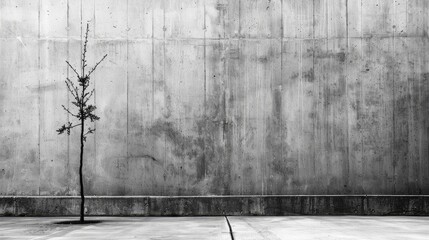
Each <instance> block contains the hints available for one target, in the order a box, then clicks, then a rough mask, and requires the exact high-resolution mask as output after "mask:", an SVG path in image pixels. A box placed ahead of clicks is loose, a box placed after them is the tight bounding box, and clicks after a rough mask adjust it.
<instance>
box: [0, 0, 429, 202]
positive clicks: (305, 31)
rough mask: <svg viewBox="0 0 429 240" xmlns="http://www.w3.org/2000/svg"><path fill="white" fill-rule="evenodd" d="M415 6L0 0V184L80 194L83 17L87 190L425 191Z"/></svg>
mask: <svg viewBox="0 0 429 240" xmlns="http://www.w3.org/2000/svg"><path fill="white" fill-rule="evenodd" d="M428 5H429V4H428V1H425V0H379V1H372V0H371V1H370V0H205V1H203V0H195V1H194V0H193V1H190V0H182V1H176V0H152V1H151V0H147V1H141V0H122V1H119V0H103V1H101V0H84V1H83V0H81V1H79V0H76V1H74V0H40V1H30V0H2V1H0V41H1V43H0V56H1V59H0V61H1V64H0V133H1V134H0V145H1V147H0V194H1V195H41V196H50V195H77V194H78V192H79V185H78V176H77V169H78V151H79V145H78V141H79V138H78V135H77V132H75V133H72V135H71V136H69V137H67V136H63V135H61V136H58V135H57V134H56V132H55V129H57V128H58V127H59V126H60V125H62V124H63V123H64V122H65V121H66V120H67V116H66V114H65V113H64V112H63V110H62V109H61V104H67V102H68V100H70V96H68V95H67V90H66V86H65V84H64V80H65V78H66V77H67V76H69V77H73V74H72V72H71V71H70V70H69V69H67V66H66V64H65V60H69V61H70V62H71V63H72V64H74V65H76V64H78V63H79V59H80V53H81V50H80V49H81V46H82V32H84V30H85V29H84V28H85V25H86V22H88V21H89V23H90V36H89V47H88V48H89V53H88V57H89V64H90V65H91V64H93V63H95V62H96V61H97V60H98V59H99V58H101V56H102V55H104V54H105V53H107V54H108V59H107V61H105V62H104V63H103V64H102V65H101V66H100V68H99V69H98V70H97V71H96V73H95V75H94V76H93V78H92V84H93V86H94V87H95V89H96V94H95V99H94V103H95V104H96V105H97V107H98V109H97V113H98V115H99V116H100V117H101V120H100V121H99V122H97V123H96V126H95V127H96V129H97V132H96V134H95V135H93V136H90V137H89V138H88V141H87V147H86V152H85V178H84V181H85V187H86V189H87V190H86V193H87V194H88V195H164V196H165V195H179V196H184V195H198V196H209V195H243V194H249V195H271V194H429V161H428V159H429V150H428V146H429V141H428V131H429V120H428V119H429V65H428V57H427V53H428V50H429V39H428V30H429V26H428V23H429V19H428V18H429V17H428V13H429V6H428ZM81 22H82V24H81ZM153 159H154V160H153Z"/></svg>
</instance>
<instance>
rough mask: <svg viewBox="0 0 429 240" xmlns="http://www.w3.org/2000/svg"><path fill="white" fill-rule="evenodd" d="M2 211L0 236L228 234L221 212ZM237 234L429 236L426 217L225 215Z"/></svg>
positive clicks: (193, 236) (201, 236)
mask: <svg viewBox="0 0 429 240" xmlns="http://www.w3.org/2000/svg"><path fill="white" fill-rule="evenodd" d="M75 219H77V218H69V217H67V218H54V217H42V218H33V217H0V239H2V240H3V239H4V240H5V239H32V240H36V239H38V240H41V239H57V240H60V239H62V240H66V239H164V240H165V239H231V236H230V233H229V228H228V225H227V223H226V221H225V218H224V217H91V218H88V219H90V220H96V219H97V220H102V221H103V222H102V223H98V224H93V225H58V224H54V223H55V222H57V221H64V220H75ZM229 221H230V223H231V227H232V229H233V234H234V238H235V239H236V240H241V239H252V240H253V239H254V240H258V239H269V240H276V239H288V240H289V239H377V240H380V239H389V240H391V239H401V240H403V239H428V236H429V217H359V216H344V217H331V216H329V217H323V216H296V217H295V216H294V217H229Z"/></svg>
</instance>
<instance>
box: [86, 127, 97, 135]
mask: <svg viewBox="0 0 429 240" xmlns="http://www.w3.org/2000/svg"><path fill="white" fill-rule="evenodd" d="M94 132H95V128H88V132H86V133H85V134H84V136H86V135H88V134H91V133H94Z"/></svg>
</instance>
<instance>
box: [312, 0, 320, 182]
mask: <svg viewBox="0 0 429 240" xmlns="http://www.w3.org/2000/svg"><path fill="white" fill-rule="evenodd" d="M312 2H313V9H312V15H313V18H312V35H313V36H312V55H313V56H312V72H313V82H314V78H315V76H316V75H315V74H314V73H315V71H314V68H315V65H316V64H315V52H316V51H315V38H316V29H315V28H316V19H315V12H314V5H315V4H314V0H313V1H312ZM317 82H318V83H319V81H317ZM315 86H316V84H313V93H315V92H316V89H315ZM318 87H319V86H318ZM317 94H318V95H319V94H320V91H317ZM313 97H314V96H313ZM318 98H319V96H317V99H318ZM316 112H317V114H318V113H319V100H317V101H316ZM316 124H317V122H316V121H313V156H312V160H313V178H314V180H315V181H314V182H316V179H317V174H316V149H317V147H316V146H317V142H316V141H317V140H316V131H317V126H316Z"/></svg>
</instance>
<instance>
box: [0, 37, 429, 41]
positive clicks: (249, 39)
mask: <svg viewBox="0 0 429 240" xmlns="http://www.w3.org/2000/svg"><path fill="white" fill-rule="evenodd" d="M17 37H20V38H21V39H34V40H38V41H46V40H62V41H67V40H76V41H81V39H80V38H77V37H69V38H67V37H45V38H37V37H25V36H24V37H23V36H10V37H0V39H5V40H8V39H17ZM384 38H400V39H401V38H422V39H426V38H427V37H425V36H405V35H404V36H395V37H394V36H393V35H368V36H363V37H360V36H356V37H353V36H351V37H350V36H349V37H329V38H327V37H319V38H288V37H285V38H270V37H266V38H264V37H255V38H248V37H242V38H241V37H239V38H206V40H210V41H230V40H246V41H261V40H283V41H301V40H342V39H344V40H345V39H384ZM89 39H90V40H95V41H124V42H125V41H127V39H126V38H111V37H105V38H101V37H98V38H89ZM139 40H140V41H152V40H157V41H164V40H166V41H192V40H194V41H204V38H166V39H163V38H153V39H152V38H130V39H128V41H130V42H132V41H139Z"/></svg>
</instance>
